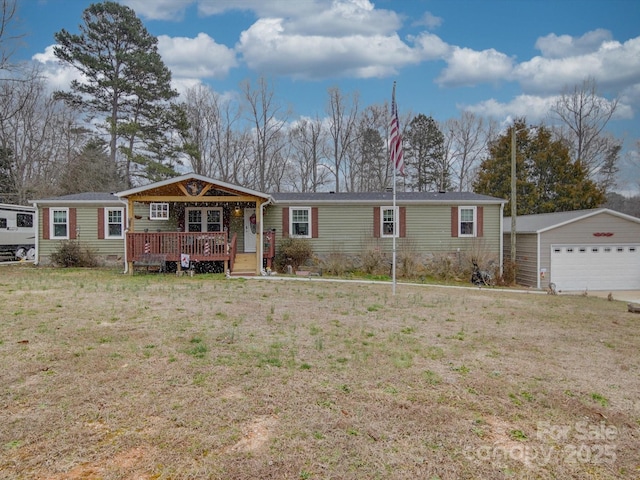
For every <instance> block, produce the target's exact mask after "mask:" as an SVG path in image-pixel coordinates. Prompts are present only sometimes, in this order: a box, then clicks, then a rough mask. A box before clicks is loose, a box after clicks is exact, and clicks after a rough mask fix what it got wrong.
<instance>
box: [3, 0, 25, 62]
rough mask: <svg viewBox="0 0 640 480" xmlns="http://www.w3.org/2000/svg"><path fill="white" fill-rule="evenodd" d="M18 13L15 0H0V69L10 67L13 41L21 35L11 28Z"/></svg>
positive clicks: (13, 47)
mask: <svg viewBox="0 0 640 480" xmlns="http://www.w3.org/2000/svg"><path fill="white" fill-rule="evenodd" d="M17 14H18V2H17V0H0V70H2V71H4V70H9V69H11V63H10V62H11V56H12V55H13V52H14V49H15V43H16V41H17V40H19V39H20V38H21V37H22V36H23V35H21V34H17V33H15V32H14V31H13V30H12V26H13V25H15V23H16V19H17Z"/></svg>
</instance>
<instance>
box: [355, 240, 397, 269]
mask: <svg viewBox="0 0 640 480" xmlns="http://www.w3.org/2000/svg"><path fill="white" fill-rule="evenodd" d="M360 268H361V269H362V271H363V272H364V273H366V274H370V275H389V274H390V273H391V259H390V258H387V255H386V254H385V252H384V250H383V249H382V248H381V247H380V245H378V244H377V243H373V244H370V245H365V247H364V248H363V249H362V253H361V254H360Z"/></svg>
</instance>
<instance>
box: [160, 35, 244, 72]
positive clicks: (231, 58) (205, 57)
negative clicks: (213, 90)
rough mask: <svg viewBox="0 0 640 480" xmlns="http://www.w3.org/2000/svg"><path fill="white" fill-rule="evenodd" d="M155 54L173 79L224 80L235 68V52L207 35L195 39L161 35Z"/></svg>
mask: <svg viewBox="0 0 640 480" xmlns="http://www.w3.org/2000/svg"><path fill="white" fill-rule="evenodd" d="M158 51H159V52H160V55H161V56H162V60H163V61H164V62H165V64H166V65H167V67H169V69H170V70H171V72H172V74H173V76H174V77H176V78H197V79H202V78H223V77H226V76H227V75H228V73H229V70H231V69H232V68H233V67H235V66H237V61H236V57H235V53H234V51H233V50H231V49H229V48H228V47H226V46H224V45H220V44H218V43H216V42H215V40H214V39H213V38H211V37H210V36H209V35H207V34H206V33H199V34H198V35H197V36H196V37H195V38H187V37H169V36H167V35H160V36H159V37H158Z"/></svg>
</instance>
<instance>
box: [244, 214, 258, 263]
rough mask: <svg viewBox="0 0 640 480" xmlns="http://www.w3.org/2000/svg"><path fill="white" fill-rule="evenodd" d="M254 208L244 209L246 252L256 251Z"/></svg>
mask: <svg viewBox="0 0 640 480" xmlns="http://www.w3.org/2000/svg"><path fill="white" fill-rule="evenodd" d="M256 225H257V223H256V209H255V208H245V209H244V251H245V252H246V253H249V252H255V251H256V237H257V232H256Z"/></svg>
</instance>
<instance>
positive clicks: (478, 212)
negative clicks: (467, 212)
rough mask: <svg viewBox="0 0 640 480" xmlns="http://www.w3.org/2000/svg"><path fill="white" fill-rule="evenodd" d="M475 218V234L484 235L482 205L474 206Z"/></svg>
mask: <svg viewBox="0 0 640 480" xmlns="http://www.w3.org/2000/svg"><path fill="white" fill-rule="evenodd" d="M476 217H477V218H476V220H477V222H478V226H477V228H476V236H478V237H482V236H483V235H484V211H483V207H482V205H478V206H477V207H476Z"/></svg>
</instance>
